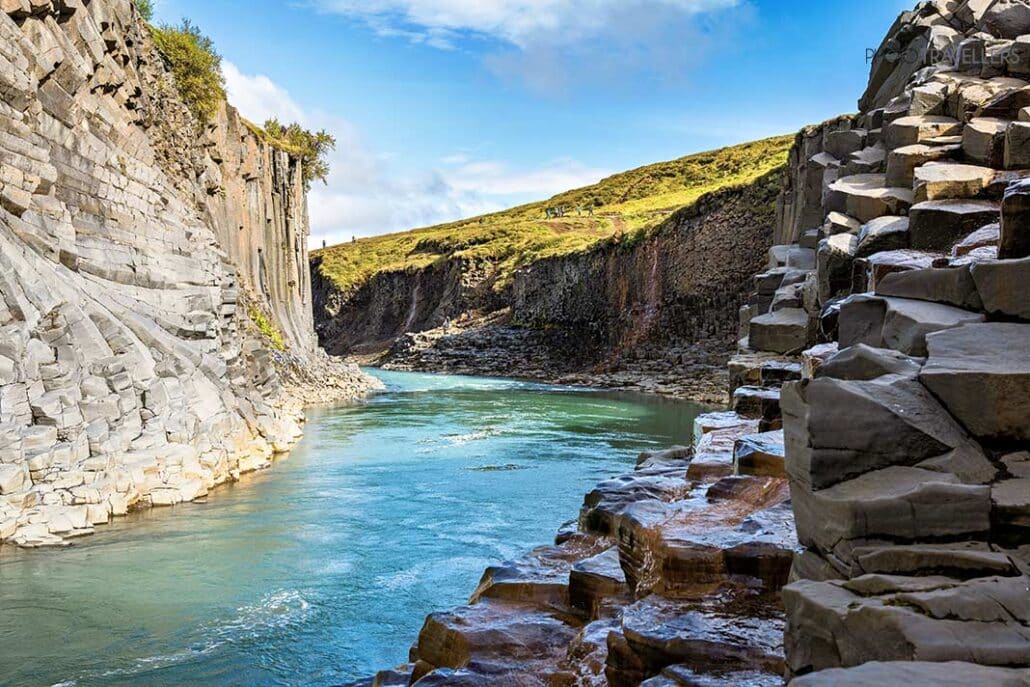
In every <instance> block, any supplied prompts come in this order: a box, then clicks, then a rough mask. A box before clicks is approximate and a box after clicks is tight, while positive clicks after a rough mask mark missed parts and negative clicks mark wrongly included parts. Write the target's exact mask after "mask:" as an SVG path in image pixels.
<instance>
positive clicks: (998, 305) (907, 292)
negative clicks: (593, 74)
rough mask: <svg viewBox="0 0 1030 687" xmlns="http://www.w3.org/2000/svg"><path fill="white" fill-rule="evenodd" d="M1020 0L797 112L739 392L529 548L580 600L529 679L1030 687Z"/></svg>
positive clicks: (732, 366) (912, 17)
mask: <svg viewBox="0 0 1030 687" xmlns="http://www.w3.org/2000/svg"><path fill="white" fill-rule="evenodd" d="M1025 9H1026V5H1025V3H1021V2H1015V1H1012V2H1000V3H990V2H978V1H970V2H948V3H945V2H927V3H922V4H921V5H920V6H919V8H918V9H917V10H915V11H913V12H908V13H905V14H903V15H902V17H901V18H900V20H899V21H898V22H897V23H896V24H895V26H894V27H893V28H892V29H891V33H890V35H889V36H888V38H887V42H886V43H885V45H886V46H887V47H891V46H895V48H896V47H897V46H902V47H904V48H906V49H908V50H911V51H912V52H911V54H913V55H917V56H919V58H920V59H921V60H923V62H922V63H919V62H918V60H917V61H916V63H915V64H912V63H909V62H910V61H907V60H906V61H897V60H890V59H888V58H887V57H886V52H885V53H884V55H880V56H878V57H877V58H876V59H875V60H874V64H873V70H872V75H871V79H870V84H869V90H868V92H867V93H866V94H865V95H864V96H863V98H862V109H863V112H862V113H861V114H860V115H858V116H854V117H842V118H839V119H837V120H834V121H831V122H827V123H825V124H823V125H821V126H818V127H811V128H809V129H806V130H805V131H803V132H802V133H801V134H799V136H798V139H797V145H796V146H795V149H794V151H793V152H792V154H791V166H790V170H789V173H788V176H787V181H786V190H785V191H784V194H783V197H782V199H781V206H780V208H779V217H780V220H781V223H780V226H779V227H778V228H777V231H776V243H777V244H779V245H777V246H776V247H774V248H773V249H772V250H771V251H770V260H769V264H768V265H767V266H766V268H765V271H763V272H761V273H760V274H758V275H757V276H756V277H755V279H754V281H753V284H754V288H755V293H754V295H753V296H752V297H751V299H749V301H748V304H747V306H746V307H745V308H743V310H742V313H741V325H742V326H741V331H740V335H741V340H740V342H739V353H738V355H736V356H735V357H734V358H732V359H731V361H730V363H729V366H728V367H729V374H728V378H729V393H730V399H731V403H732V407H733V410H732V411H730V412H725V413H717V414H713V415H710V416H705V417H702V418H700V419H699V421H698V425H697V427H696V432H695V442H694V446H693V448H692V451H691V452H684V451H683V449H677V450H674V451H670V452H669V453H667V454H664V455H663V454H649V455H647V456H643V457H642V458H641V461H640V469H639V470H638V471H637V472H636V473H633V474H630V475H625V476H622V477H619V478H616V479H613V480H610V481H608V482H605V483H604V484H602V485H600V486H599V487H598V489H597V490H595V491H594V492H592V493H591V494H590V495H589V496H588V497H587V499H586V503H585V505H584V508H583V511H582V514H581V518H580V521H579V529H578V532H577V533H576V534H574V535H572V534H570V533H566V534H565V535H563V538H567V537H570V536H574V537H576V538H579V539H580V540H585V541H589V540H590V538H599V540H600V543H599V544H598V545H597V549H598V551H599V553H598V552H594V547H592V546H588V547H587V548H588V549H589V550H590V551H589V552H590V553H591V555H590V556H589V557H585V558H584V559H582V560H579V561H572V562H571V563H570V565H569V567H570V568H571V572H570V573H569V576H568V580H569V585H570V593H569V596H568V597H565V596H563V595H562V594H561V593H559V594H552V593H551V591H550V590H551V588H550V587H549V585H551V584H553V581H554V579H556V578H560V579H561V580H563V581H564V580H565V571H564V568H562V569H561V572H560V574H559V573H555V570H554V569H548V570H546V571H545V570H541V569H540V568H541V566H540V564H539V558H540V555H541V554H540V553H539V552H536V553H534V554H533V555H532V556H531V560H535V561H537V562H527V561H523V562H521V563H513V564H506V565H505V566H502V568H503V569H505V570H509V569H510V570H515V571H520V573H519V574H520V575H521V574H524V573H532V574H533V575H536V579H537V583H536V584H538V585H539V586H537V587H534V588H535V589H540V590H548V591H547V592H546V593H540V594H536V595H534V594H528V593H527V594H525V595H523V596H522V597H520V598H533V599H534V601H533V604H532V610H524V611H523V612H524V613H527V614H529V615H527V616H526V617H527V618H531V617H538V616H536V615H534V614H541V613H543V614H551V615H547V616H546V617H548V618H555V617H557V616H556V615H554V614H559V615H560V613H561V611H560V609H561V603H560V602H562V601H563V600H564V599H565V598H568V599H570V601H571V600H574V602H572V603H570V608H568V609H567V616H562V618H563V619H562V621H561V622H564V623H566V624H567V626H568V628H569V632H570V634H572V633H575V634H576V636H575V639H573V640H572V641H570V642H569V643H568V644H567V647H566V649H567V651H566V652H565V654H564V656H561V653H562V652H561V651H558V652H556V653H555V652H552V649H553V648H554V647H550V648H549V649H548V652H549V653H547V655H546V657H545V660H544V664H537V665H538V666H539V667H538V672H534V677H533V678H527V680H528V681H526V682H525V683H524V684H538V682H533V681H532V680H539V679H545V680H546V681H548V682H546V684H551V685H558V684H561V685H566V684H568V685H612V686H615V687H622V686H627V687H628V686H630V685H632V686H636V685H648V686H650V687H654V686H659V687H668V686H670V685H724V686H729V685H766V684H770V685H771V684H783V682H784V680H787V681H792V682H791V684H796V685H800V686H802V687H805V686H809V685H812V686H817V685H877V687H879V686H880V685H894V684H907V685H909V684H910V685H920V686H921V685H960V684H961V685H973V684H975V685H988V686H993V685H1006V686H1007V685H1013V686H1015V685H1027V684H1030V682H1028V680H1030V677H1028V672H1027V671H1028V670H1030V629H1028V628H1030V595H1028V593H1027V590H1028V589H1030V578H1028V577H1027V572H1028V570H1030V546H1028V545H1027V533H1028V528H1030V512H1028V509H1030V482H1028V480H1030V436H1028V435H1027V427H1030V417H1027V416H1026V413H1027V408H1030V398H1028V396H1027V393H1028V389H1027V381H1026V380H1027V377H1028V370H1030V346H1028V345H1027V342H1028V341H1030V317H1028V310H1030V306H1028V304H1030V300H1028V298H1030V296H1028V295H1027V294H1028V293H1030V290H1028V287H1027V282H1026V280H1025V279H1024V278H1023V275H1024V274H1025V273H1026V265H1025V264H1024V263H1025V261H1026V259H1027V257H1028V255H1030V252H1028V251H1027V250H1024V248H1025V245H1028V244H1027V243H1026V241H1025V238H1026V237H1027V236H1030V230H1028V227H1030V213H1027V212H1026V207H1024V206H1025V205H1026V197H1027V187H1026V183H1025V182H1022V181H1021V176H1022V175H1021V174H1020V173H1018V172H1019V170H1011V169H1004V167H1006V166H1007V165H1008V166H1013V167H1017V166H1019V164H1020V163H1019V161H1020V160H1022V159H1024V158H1025V151H1024V150H1023V149H1022V148H1023V147H1024V146H1025V141H1026V140H1027V139H1026V137H1025V136H1023V135H1022V134H1021V133H1019V132H1018V129H1017V133H1015V134H1011V133H1010V132H1012V131H1013V129H1014V127H1015V125H1016V124H1019V121H1017V120H1021V114H1020V111H1021V110H1022V108H1024V107H1026V106H1027V105H1030V99H1028V97H1027V96H1025V94H1026V93H1028V92H1030V90H1027V89H1028V88H1030V82H1027V81H1026V80H1025V79H1026V77H1027V76H1030V68H1026V69H1023V70H1022V71H1020V69H1022V68H1021V67H1019V65H1018V63H1017V62H1016V61H1011V62H1009V63H1008V64H1009V66H1002V67H1000V68H999V67H998V66H997V65H996V64H991V63H990V62H991V61H990V60H987V59H971V58H970V55H972V54H974V53H973V52H968V51H966V52H963V50H961V49H960V48H961V47H962V46H964V45H965V46H967V47H968V46H969V45H970V43H969V41H972V42H979V43H977V44H978V45H986V44H990V45H991V47H990V49H991V50H995V49H1005V48H1006V46H1009V47H1011V45H1015V44H1017V43H1018V42H1019V41H1021V40H1023V39H1021V38H1018V36H1021V35H1023V34H1025V33H1030V24H1027V25H1026V26H1024V24H1026V23H1027V22H1030V16H1028V15H1027V13H1026V12H1025ZM1018 27H1023V28H1018ZM1021 32H1022V33H1021ZM931 48H932V49H931ZM887 52H889V51H887ZM974 52H975V51H974ZM981 54H985V53H981ZM942 56H945V57H942ZM956 56H957V57H956ZM795 356H796V357H795ZM12 479H17V477H16V476H14V477H12ZM533 556H535V557H536V558H533ZM616 563H617V564H618V570H616V567H615V565H616ZM620 571H621V573H622V574H621V576H620V575H619V572H620ZM573 589H574V590H575V591H572V590H573ZM556 599H557V600H558V602H559V603H556ZM480 603H483V602H482V601H480ZM490 603H491V604H496V603H497V601H496V600H494V599H491V600H490ZM512 603H515V602H512ZM470 608H475V605H473V606H472V607H470ZM477 612H478V613H481V614H482V617H484V618H487V619H489V618H490V617H492V614H494V613H497V611H496V610H481V611H477ZM462 613H467V614H469V617H472V615H474V614H475V612H472V611H468V610H466V611H462ZM548 622H550V621H548ZM497 624H498V626H500V627H503V622H502V621H497ZM477 631H478V630H475V631H473V630H469V631H468V632H469V634H470V636H471V635H472V634H474V633H475V632H477ZM427 650H429V651H427V655H429V654H431V653H432V645H429V646H427ZM415 654H416V656H417V657H419V658H422V656H421V654H420V651H419V649H418V648H416V650H415ZM466 655H467V656H468V657H469V658H468V664H467V665H463V666H461V667H459V668H456V669H455V668H451V669H454V670H459V672H460V671H464V672H461V678H460V679H461V680H468V679H472V678H471V677H470V676H471V675H482V676H485V675H487V674H488V671H486V669H485V668H483V669H480V668H476V667H475V665H474V663H475V661H474V659H473V658H471V653H469V652H466V654H462V656H463V657H464V656H466ZM526 660H527V661H529V660H530V659H526ZM552 663H553V665H554V666H556V667H552ZM520 665H521V663H520V661H518V660H513V661H512V663H511V665H510V667H509V671H510V672H509V673H506V675H507V674H510V675H515V674H519V672H518V671H520V670H522V668H521V667H520ZM422 666H423V668H427V669H431V668H436V667H435V666H432V665H431V664H429V663H427V662H426V661H425V659H424V658H423V664H422ZM444 667H446V666H440V667H439V668H437V670H436V672H437V674H440V675H442V674H443V673H440V672H439V669H440V668H444ZM490 669H493V668H492V667H491V668H490ZM477 671H478V672H477ZM433 674H434V670H430V672H429V673H428V675H430V676H432V675H433ZM457 675H458V673H455V674H454V676H455V679H457V677H456V676H457ZM540 676H546V677H544V678H541V677H540ZM423 679H424V680H425V679H437V678H423ZM440 679H441V680H442V679H443V678H440ZM419 684H423V683H419ZM425 684H442V683H441V682H439V681H437V682H426V683H425ZM453 684H463V683H462V682H455V683H453ZM469 684H479V683H477V682H470V683H469ZM498 684H500V683H498Z"/></svg>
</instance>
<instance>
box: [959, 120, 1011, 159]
mask: <svg viewBox="0 0 1030 687" xmlns="http://www.w3.org/2000/svg"><path fill="white" fill-rule="evenodd" d="M1011 124H1012V122H1011V121H1010V120H1007V119H999V118H996V117H976V118H974V119H972V120H970V122H969V123H968V124H966V126H965V129H963V131H962V152H963V154H964V155H965V157H966V159H968V160H971V161H973V162H976V163H977V164H981V165H986V166H988V167H993V168H995V169H1001V168H1002V167H1004V165H1005V132H1006V131H1007V130H1008V128H1009V126H1010V125H1011Z"/></svg>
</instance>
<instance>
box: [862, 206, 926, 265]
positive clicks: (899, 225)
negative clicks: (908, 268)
mask: <svg viewBox="0 0 1030 687" xmlns="http://www.w3.org/2000/svg"><path fill="white" fill-rule="evenodd" d="M908 223H909V219H908V217H896V216H893V215H886V216H884V217H877V218H876V219H874V220H873V221H871V222H867V223H866V224H864V225H862V229H861V231H860V232H859V234H858V249H857V250H856V252H855V257H859V258H865V257H868V256H870V255H873V254H875V253H881V252H883V251H889V250H904V249H906V248H909V247H910V246H911V242H912V239H911V237H910V236H909V231H908Z"/></svg>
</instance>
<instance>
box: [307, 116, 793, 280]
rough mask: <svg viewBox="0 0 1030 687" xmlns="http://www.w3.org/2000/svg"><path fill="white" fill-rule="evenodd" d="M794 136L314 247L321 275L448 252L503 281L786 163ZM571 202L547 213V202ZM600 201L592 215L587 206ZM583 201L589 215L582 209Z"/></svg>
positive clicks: (349, 273) (396, 265) (628, 234)
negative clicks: (505, 206) (493, 269)
mask: <svg viewBox="0 0 1030 687" xmlns="http://www.w3.org/2000/svg"><path fill="white" fill-rule="evenodd" d="M793 142H794V137H793V136H780V137H776V138H769V139H766V140H763V141H755V142H752V143H745V144H742V145H738V146H732V147H729V148H722V149H720V150H715V151H711V152H705V153H698V154H696V155H689V156H687V157H683V158H680V159H678V160H672V161H670V162H660V163H658V164H654V165H648V166H646V167H641V168H639V169H634V170H632V171H629V172H623V173H621V174H616V175H615V176H612V177H609V178H607V179H604V180H603V181H601V182H599V183H597V184H595V185H593V186H587V187H585V188H581V189H577V190H574V191H567V192H565V193H562V194H559V195H557V196H555V197H553V198H551V199H549V200H546V201H541V202H537V203H530V204H529V205H522V206H520V207H516V208H512V209H510V210H505V211H503V212H497V213H494V214H490V215H484V216H482V217H473V218H471V219H466V220H461V221H458V222H452V223H450V224H441V225H438V226H435V227H428V228H425V229H415V230H413V231H406V232H402V233H397V234H389V235H385V236H377V237H373V238H367V239H361V240H359V241H357V242H353V243H345V244H341V245H338V246H331V247H329V248H326V249H324V250H319V251H315V252H314V255H315V256H322V258H323V261H322V266H321V272H322V275H323V276H325V277H328V278H329V279H331V280H332V281H333V282H335V283H336V285H337V286H338V287H339V288H340V289H341V290H342V291H344V292H348V291H350V290H352V289H354V288H356V287H359V286H360V285H361V284H362V283H364V282H365V281H366V280H368V279H369V278H370V277H371V276H373V275H374V274H376V273H379V272H396V271H403V270H407V269H418V268H422V267H426V266H428V265H430V264H432V263H433V262H435V261H437V260H441V259H448V258H468V259H473V260H476V261H488V262H491V263H493V264H495V265H496V266H497V270H498V279H497V282H496V287H501V286H503V285H504V284H506V283H507V282H508V280H509V279H510V278H511V276H512V275H513V274H514V272H515V271H516V270H517V269H519V268H520V267H522V266H525V265H528V264H531V263H533V262H535V261H537V260H539V259H541V258H547V257H551V256H555V255H564V254H568V253H574V252H577V251H582V250H584V249H587V248H589V247H591V246H593V245H594V244H596V243H598V242H600V241H603V240H605V239H608V238H611V237H614V236H619V235H621V236H624V237H625V238H626V239H628V240H632V239H635V238H638V237H641V236H644V235H646V233H647V232H648V231H649V230H650V229H652V228H654V227H656V226H657V225H659V224H660V223H661V222H662V220H664V219H665V218H666V217H668V216H669V215H670V214H672V213H673V212H675V211H676V210H679V209H680V208H682V207H685V206H687V205H690V204H691V203H694V202H695V201H697V199H698V198H700V197H701V196H702V195H704V194H706V193H710V192H712V191H718V190H720V189H724V188H728V187H732V186H739V185H744V184H748V183H750V182H752V181H754V180H756V179H758V178H759V177H761V176H762V175H764V174H766V173H768V172H770V171H772V170H774V169H776V168H778V167H781V166H782V165H784V164H785V163H786V161H787V154H788V152H789V150H790V146H791V144H792V143H793ZM561 206H565V208H566V214H565V216H564V217H556V218H553V219H548V218H547V214H546V209H547V208H555V207H561ZM591 207H592V208H593V215H592V216H591V215H590V214H589V212H588V208H591ZM580 208H582V215H578V214H577V210H578V209H580Z"/></svg>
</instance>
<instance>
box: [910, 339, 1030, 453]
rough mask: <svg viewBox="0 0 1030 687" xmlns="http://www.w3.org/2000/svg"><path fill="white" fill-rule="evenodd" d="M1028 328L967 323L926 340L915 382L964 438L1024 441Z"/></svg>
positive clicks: (1028, 412)
mask: <svg viewBox="0 0 1030 687" xmlns="http://www.w3.org/2000/svg"><path fill="white" fill-rule="evenodd" d="M1027 337H1030V324H1005V323H990V324H972V325H967V326H964V327H959V328H957V329H954V330H951V331H943V332H937V333H935V334H931V335H930V336H928V337H927V347H928V349H929V357H928V359H927V363H926V366H925V367H923V370H922V373H921V374H920V379H921V380H922V382H923V384H925V385H926V386H927V388H928V389H930V391H932V392H933V393H934V395H935V396H937V398H940V399H941V401H942V402H943V403H944V405H945V406H946V407H947V408H948V410H949V411H950V412H951V414H952V415H954V416H955V417H956V418H957V419H958V420H959V422H961V423H962V424H963V425H964V426H965V427H966V428H967V429H968V430H969V432H970V433H972V434H973V435H974V436H976V437H979V438H981V439H991V440H1016V441H1030V346H1028V345H1027V341H1030V339H1028V338H1027Z"/></svg>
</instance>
